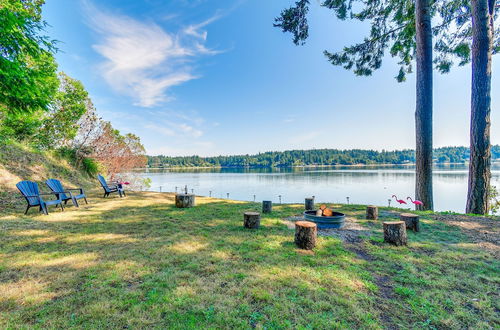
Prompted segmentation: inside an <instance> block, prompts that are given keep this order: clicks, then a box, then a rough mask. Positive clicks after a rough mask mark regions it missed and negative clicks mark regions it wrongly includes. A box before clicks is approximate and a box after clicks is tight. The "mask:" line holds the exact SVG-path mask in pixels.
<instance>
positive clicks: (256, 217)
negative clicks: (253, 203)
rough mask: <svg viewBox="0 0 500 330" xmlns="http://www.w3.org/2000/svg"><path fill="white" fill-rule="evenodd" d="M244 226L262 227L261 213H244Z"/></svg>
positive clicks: (251, 227)
mask: <svg viewBox="0 0 500 330" xmlns="http://www.w3.org/2000/svg"><path fill="white" fill-rule="evenodd" d="M243 227H245V228H250V229H257V228H259V227H260V213H258V212H245V213H243Z"/></svg>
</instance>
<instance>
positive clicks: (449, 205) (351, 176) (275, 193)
mask: <svg viewBox="0 0 500 330" xmlns="http://www.w3.org/2000/svg"><path fill="white" fill-rule="evenodd" d="M139 174H140V176H141V177H144V178H150V179H151V180H152V184H151V188H150V189H149V190H151V191H160V187H161V191H171V192H173V191H175V190H176V187H177V189H178V191H180V190H181V187H182V188H183V187H184V186H186V185H187V186H188V188H189V192H191V189H193V190H194V193H195V194H197V195H204V196H209V195H210V194H211V195H212V197H218V198H227V197H228V195H227V194H228V193H229V198H230V199H235V200H242V201H253V200H254V198H255V200H256V201H258V202H260V201H262V200H272V201H273V202H275V203H278V202H279V200H280V197H279V196H281V201H282V202H283V203H295V202H297V203H302V202H303V201H304V198H305V197H309V196H315V198H316V201H318V202H338V203H347V198H349V202H350V203H351V204H375V205H382V206H387V205H388V199H390V198H391V195H393V194H395V195H397V196H398V198H400V199H405V200H406V197H407V196H411V197H413V195H414V186H415V168H414V167H412V166H390V167H383V166H377V167H322V168H286V169H245V168H238V169H180V170H173V169H170V170H165V169H149V170H145V171H142V172H140V173H139ZM467 178H468V171H467V166H466V165H442V166H436V167H435V168H434V203H435V210H437V211H456V212H464V209H465V201H466V196H467ZM492 184H493V185H495V186H497V187H498V188H500V165H499V164H494V165H493V168H492ZM254 196H255V197H254ZM395 204H396V203H395V201H394V200H393V201H392V202H391V206H398V205H395ZM410 206H413V205H411V204H410V203H409V205H403V207H406V208H408V207H410Z"/></svg>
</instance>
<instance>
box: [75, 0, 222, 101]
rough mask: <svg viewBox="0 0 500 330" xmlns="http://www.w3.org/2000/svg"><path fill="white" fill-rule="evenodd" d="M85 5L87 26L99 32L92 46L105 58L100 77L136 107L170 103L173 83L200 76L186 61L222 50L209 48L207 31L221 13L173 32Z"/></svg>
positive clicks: (87, 3)
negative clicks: (96, 40) (130, 100)
mask: <svg viewBox="0 0 500 330" xmlns="http://www.w3.org/2000/svg"><path fill="white" fill-rule="evenodd" d="M84 7H85V10H86V12H87V17H88V21H89V25H90V26H91V27H92V28H93V29H94V30H95V31H96V32H97V33H98V34H99V36H100V40H99V41H98V42H97V44H95V45H94V46H93V48H94V49H95V50H96V51H97V52H98V53H99V54H101V55H102V56H103V57H104V58H105V59H106V60H105V62H104V63H103V64H102V65H101V67H100V69H101V73H102V76H103V77H104V79H105V80H106V82H107V83H108V84H109V85H110V86H111V87H112V88H114V89H115V90H116V91H118V92H120V93H123V94H127V95H130V96H131V97H132V98H133V99H134V101H135V104H136V105H138V106H141V107H153V106H157V105H159V104H161V103H163V102H166V101H168V100H169V99H170V98H171V97H170V96H169V93H168V92H169V89H170V88H171V87H173V86H177V85H180V84H182V83H185V82H187V81H190V80H192V79H196V78H198V76H197V75H196V74H194V73H193V72H192V68H191V67H190V66H189V65H188V62H189V61H190V60H192V59H193V58H195V57H196V56H200V55H215V54H218V53H220V51H217V50H213V49H210V48H208V47H207V46H206V41H207V36H208V32H207V31H206V30H204V28H205V27H206V26H207V25H208V24H210V23H212V22H214V21H215V20H217V19H218V18H219V15H215V16H214V17H212V18H209V19H207V20H206V21H204V22H202V23H199V24H193V25H190V26H188V27H186V28H184V29H181V30H180V32H169V31H166V30H165V29H163V28H162V27H161V26H159V25H158V24H156V23H154V22H142V21H138V20H136V19H133V18H131V17H128V16H123V15H122V16H119V15H114V14H110V13H107V12H105V11H102V10H100V9H98V8H97V7H95V6H94V5H93V4H92V3H91V2H89V1H85V2H84Z"/></svg>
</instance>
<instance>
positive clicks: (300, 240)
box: [295, 221, 318, 250]
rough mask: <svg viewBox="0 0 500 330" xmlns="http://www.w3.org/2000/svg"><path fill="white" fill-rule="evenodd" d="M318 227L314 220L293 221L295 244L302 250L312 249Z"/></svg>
mask: <svg viewBox="0 0 500 330" xmlns="http://www.w3.org/2000/svg"><path fill="white" fill-rule="evenodd" d="M317 235H318V227H317V225H316V224H315V223H314V222H309V221H297V222H296V223H295V244H296V245H297V246H298V247H299V248H301V249H304V250H312V249H314V247H315V246H316V237H317Z"/></svg>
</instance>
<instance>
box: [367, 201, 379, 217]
mask: <svg viewBox="0 0 500 330" xmlns="http://www.w3.org/2000/svg"><path fill="white" fill-rule="evenodd" d="M366 218H367V219H368V220H377V219H378V207H376V206H374V205H368V206H367V207H366Z"/></svg>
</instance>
